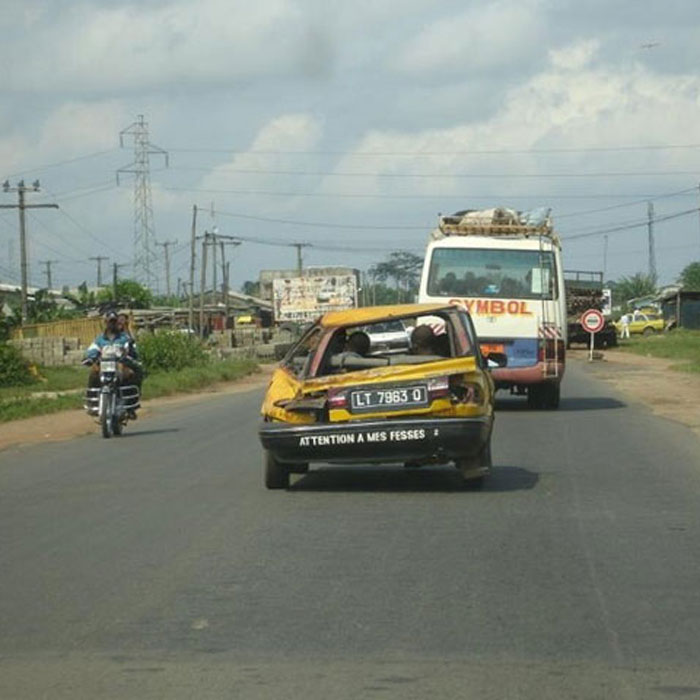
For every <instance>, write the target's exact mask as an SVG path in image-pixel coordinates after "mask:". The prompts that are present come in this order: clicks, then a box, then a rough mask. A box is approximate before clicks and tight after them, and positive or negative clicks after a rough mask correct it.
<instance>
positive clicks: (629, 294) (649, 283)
mask: <svg viewBox="0 0 700 700" xmlns="http://www.w3.org/2000/svg"><path fill="white" fill-rule="evenodd" d="M612 293H613V304H614V305H616V306H617V305H620V306H623V307H626V306H627V302H628V301H629V300H630V299H637V298H638V297H645V296H650V295H652V294H656V280H655V279H654V276H653V275H647V274H645V273H644V272H637V273H636V274H634V275H632V276H631V277H621V278H620V279H619V280H617V282H615V284H614V285H613V287H612Z"/></svg>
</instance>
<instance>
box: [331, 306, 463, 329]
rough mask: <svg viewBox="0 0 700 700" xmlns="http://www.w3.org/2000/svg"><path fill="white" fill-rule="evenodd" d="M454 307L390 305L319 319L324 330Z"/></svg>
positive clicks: (334, 314) (432, 312) (422, 314)
mask: <svg viewBox="0 0 700 700" xmlns="http://www.w3.org/2000/svg"><path fill="white" fill-rule="evenodd" d="M454 308H455V307H454V306H453V305H450V304H444V303H442V304H391V305H389V306H365V307H362V308H360V309H348V310H347V311H329V312H328V313H327V314H324V315H323V316H322V317H321V321H320V323H321V325H322V326H323V327H325V328H334V327H337V326H354V325H360V324H363V323H374V322H376V321H388V320H390V319H392V318H402V317H404V316H424V315H429V314H434V313H436V312H438V311H449V310H451V309H454Z"/></svg>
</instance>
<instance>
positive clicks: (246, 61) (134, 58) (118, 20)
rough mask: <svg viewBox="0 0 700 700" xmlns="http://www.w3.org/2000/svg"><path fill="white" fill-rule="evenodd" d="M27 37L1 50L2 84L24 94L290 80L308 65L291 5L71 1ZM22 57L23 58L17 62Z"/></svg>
mask: <svg viewBox="0 0 700 700" xmlns="http://www.w3.org/2000/svg"><path fill="white" fill-rule="evenodd" d="M31 24H32V26H31V29H30V31H31V51H27V50H26V48H27V42H28V37H27V35H25V34H23V33H19V34H18V35H17V36H16V37H15V40H13V37H12V36H10V37H9V40H8V41H4V42H2V43H1V44H0V58H1V59H2V62H3V64H4V65H12V66H13V70H11V71H4V72H3V74H2V77H0V87H2V88H4V89H6V90H7V89H11V90H21V91H27V90H29V91H47V92H53V91H62V90H69V91H82V92H84V91H94V92H111V93H114V92H123V91H130V92H133V91H138V90H144V89H147V88H149V87H150V88H152V87H155V86H159V87H162V86H170V85H178V84H180V85H181V84H183V83H189V84H192V83H198V82H199V83H200V84H211V83H215V84H220V85H227V84H235V83H236V82H238V81H241V80H246V79H250V78H253V77H256V76H262V75H269V74H275V75H285V74H290V73H292V72H294V71H296V70H300V69H301V68H303V66H301V68H300V65H301V64H302V63H303V62H304V61H308V56H305V55H303V54H302V52H301V46H300V42H301V41H302V40H303V39H304V38H305V37H306V36H307V34H306V33H305V28H306V26H307V24H306V22H305V19H304V16H303V15H302V14H301V13H300V12H299V11H298V10H297V8H296V7H295V5H294V3H293V2H292V0H259V1H258V2H255V3H243V2H230V1H229V0H200V1H199V2H196V3H193V2H189V1H188V0H175V1H174V2H170V3H168V4H164V5H163V4H159V5H155V6H154V5H151V6H149V5H147V4H143V3H138V4H136V3H134V4H131V5H125V4H121V5H116V4H114V5H107V6H100V5H97V4H95V3H94V2H93V3H90V2H83V3H80V4H75V5H71V6H70V7H69V9H67V10H64V11H63V12H60V13H59V15H58V16H57V17H55V18H54V17H50V16H48V14H47V13H46V12H43V13H42V12H38V11H37V12H34V13H32V15H31ZM18 55H21V57H22V58H21V60H17V56H18Z"/></svg>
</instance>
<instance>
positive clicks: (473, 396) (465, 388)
mask: <svg viewBox="0 0 700 700" xmlns="http://www.w3.org/2000/svg"><path fill="white" fill-rule="evenodd" d="M450 395H451V398H452V402H453V403H483V402H484V392H483V391H482V389H481V387H480V386H479V385H478V384H472V383H471V382H467V381H464V378H463V377H462V376H461V375H455V376H454V377H451V378H450Z"/></svg>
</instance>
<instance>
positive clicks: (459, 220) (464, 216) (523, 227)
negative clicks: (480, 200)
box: [432, 207, 559, 242]
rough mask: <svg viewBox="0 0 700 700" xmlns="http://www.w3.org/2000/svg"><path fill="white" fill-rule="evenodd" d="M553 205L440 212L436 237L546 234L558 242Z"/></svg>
mask: <svg viewBox="0 0 700 700" xmlns="http://www.w3.org/2000/svg"><path fill="white" fill-rule="evenodd" d="M550 212H551V209H546V208H539V209H533V210H531V211H527V212H520V211H516V210H514V209H505V208H501V207H498V208H495V209H484V210H481V211H473V210H467V211H459V212H457V213H456V214H451V215H449V216H442V215H440V216H439V218H438V227H437V229H435V230H434V231H433V233H432V238H434V239H437V238H443V237H445V236H509V237H514V238H521V237H525V238H528V237H530V236H538V237H539V236H545V237H547V238H551V239H552V240H554V241H557V242H558V240H559V239H558V236H557V234H556V233H555V231H554V227H553V225H552V218H551V216H550Z"/></svg>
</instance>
